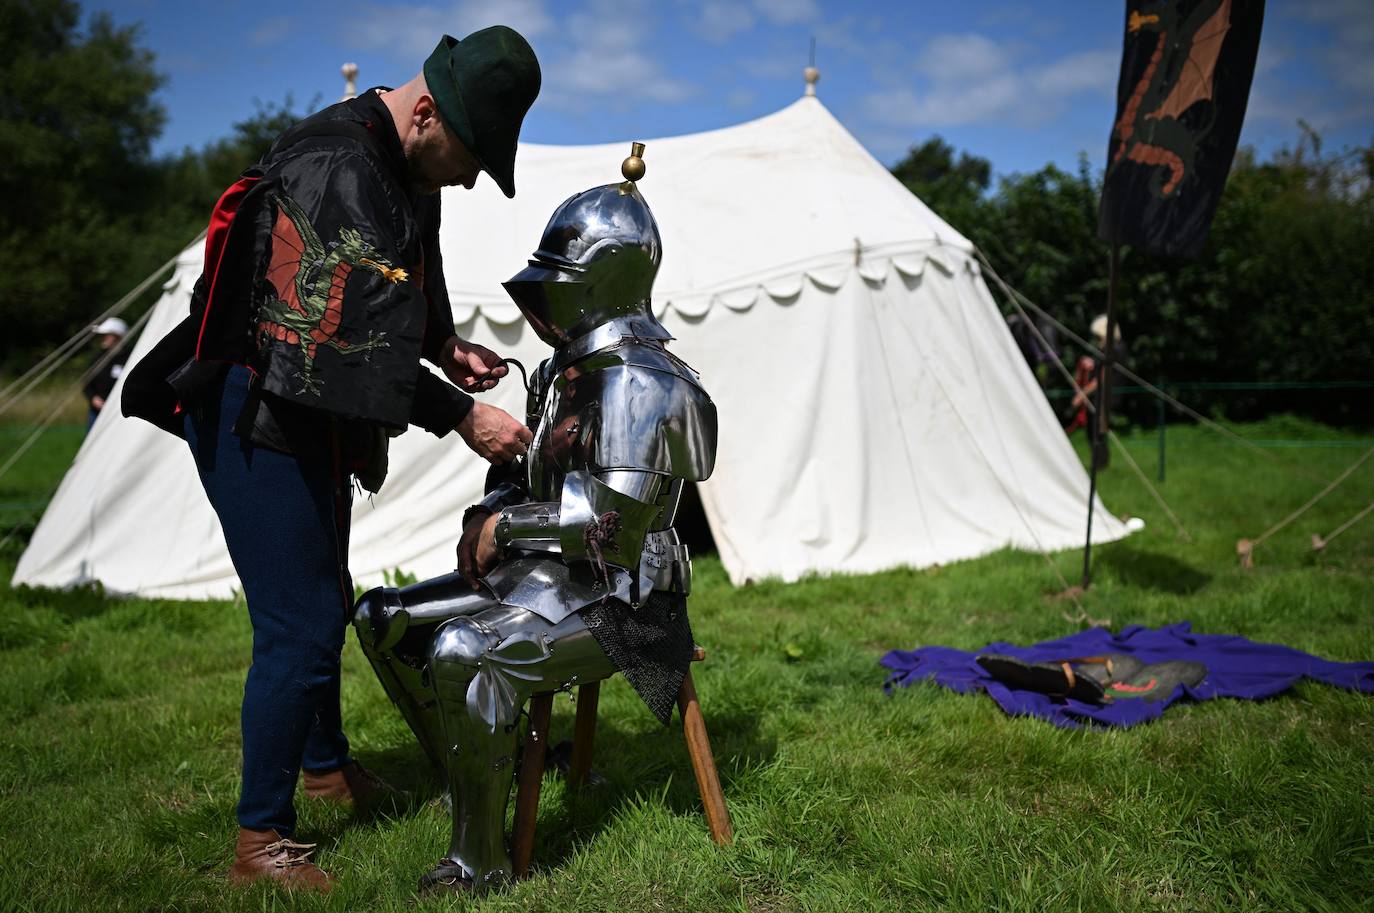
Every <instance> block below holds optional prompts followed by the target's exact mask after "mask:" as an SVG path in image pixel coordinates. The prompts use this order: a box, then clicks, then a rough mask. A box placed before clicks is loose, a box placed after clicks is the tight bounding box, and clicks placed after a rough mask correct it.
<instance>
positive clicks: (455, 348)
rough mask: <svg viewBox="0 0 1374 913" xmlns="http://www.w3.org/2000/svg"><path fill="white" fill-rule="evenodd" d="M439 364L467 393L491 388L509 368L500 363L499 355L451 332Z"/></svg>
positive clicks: (449, 377) (440, 353) (440, 354)
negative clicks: (451, 334)
mask: <svg viewBox="0 0 1374 913" xmlns="http://www.w3.org/2000/svg"><path fill="white" fill-rule="evenodd" d="M439 367H441V368H443V369H444V374H446V375H447V376H448V379H449V380H451V381H453V382H454V383H455V384H457V385H458V387H459V388H460V389H462V390H463V391H465V392H467V393H481V392H482V391H483V390H490V389H491V388H492V387H494V386H496V384H497V382H498V381H499V380H500V379H501V378H503V377H505V376H506V373H507V372H508V371H509V369H508V368H507V367H506V366H505V365H503V364H501V356H500V355H497V354H496V353H495V352H493V351H492V350H491V349H488V348H487V347H486V346H480V345H478V344H477V343H475V342H468V341H467V340H466V339H463V338H462V337H459V336H450V337H449V338H448V341H447V342H445V343H444V345H443V348H442V349H441V350H440V352H439Z"/></svg>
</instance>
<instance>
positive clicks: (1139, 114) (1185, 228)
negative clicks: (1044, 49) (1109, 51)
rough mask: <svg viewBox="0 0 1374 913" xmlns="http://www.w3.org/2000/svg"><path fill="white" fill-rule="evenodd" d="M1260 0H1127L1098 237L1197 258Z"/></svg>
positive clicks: (1223, 169)
mask: <svg viewBox="0 0 1374 913" xmlns="http://www.w3.org/2000/svg"><path fill="white" fill-rule="evenodd" d="M1263 19H1264V2H1263V0H1172V2H1162V3H1161V2H1159V0H1154V2H1145V0H1127V3H1126V40H1125V46H1124V49H1123V52H1122V57H1121V79H1120V82H1119V83H1118V84H1117V91H1116V95H1117V113H1116V121H1115V123H1114V125H1113V127H1112V138H1111V143H1110V145H1109V146H1108V149H1107V175H1106V180H1105V183H1104V185H1103V188H1102V208H1101V211H1100V213H1099V217H1098V234H1099V235H1100V236H1101V237H1102V239H1103V240H1104V241H1108V242H1114V243H1121V244H1131V245H1134V246H1136V247H1140V248H1144V249H1146V250H1149V251H1152V252H1154V253H1157V254H1163V255H1165V256H1177V257H1195V256H1197V255H1198V254H1199V253H1200V252H1201V250H1202V245H1203V243H1204V241H1206V238H1207V230H1208V228H1209V227H1210V226H1211V224H1212V216H1213V214H1214V213H1215V212H1216V209H1217V201H1218V200H1220V198H1221V191H1222V189H1223V188H1224V187H1225V186H1226V175H1227V173H1228V172H1229V171H1230V170H1231V159H1232V158H1233V157H1234V155H1235V152H1236V142H1237V140H1238V139H1239V138H1240V127H1241V123H1242V122H1243V121H1244V120H1245V104H1246V101H1247V100H1248V99H1249V96H1250V81H1251V79H1252V77H1253V76H1254V73H1255V56H1256V54H1257V53H1258V51H1259V39H1260V25H1261V23H1262V22H1263Z"/></svg>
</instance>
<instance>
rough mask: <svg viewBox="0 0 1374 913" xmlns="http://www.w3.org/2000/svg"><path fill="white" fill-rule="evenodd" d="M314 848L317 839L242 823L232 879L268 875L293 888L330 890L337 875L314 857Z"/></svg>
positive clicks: (241, 881)
mask: <svg viewBox="0 0 1374 913" xmlns="http://www.w3.org/2000/svg"><path fill="white" fill-rule="evenodd" d="M314 850H315V844H313V843H297V842H296V841H294V840H289V839H287V838H285V837H281V836H279V835H278V834H277V832H276V831H273V830H267V831H255V830H250V829H249V828H246V827H241V828H239V839H238V842H237V843H236V844H235V845H234V864H233V865H231V866H230V867H229V881H230V882H231V883H233V884H236V885H249V884H253V883H254V882H257V881H262V880H265V879H266V880H270V881H274V882H276V883H278V884H280V885H282V886H283V887H285V888H289V889H291V890H295V889H297V888H300V889H302V890H307V891H328V890H330V889H331V888H333V887H334V879H333V878H331V877H330V876H329V875H328V874H326V873H325V871H324V870H323V869H321V868H320V867H319V866H317V865H315V863H313V862H311V861H310V854H311V853H312V852H314Z"/></svg>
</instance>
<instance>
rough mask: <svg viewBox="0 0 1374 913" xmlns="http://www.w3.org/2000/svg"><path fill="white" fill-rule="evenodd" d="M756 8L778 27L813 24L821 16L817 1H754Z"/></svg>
mask: <svg viewBox="0 0 1374 913" xmlns="http://www.w3.org/2000/svg"><path fill="white" fill-rule="evenodd" d="M754 7H755V8H756V9H757V10H758V11H759V14H760V15H762V16H763V17H764V18H765V19H767V20H768V21H769V22H773V23H776V24H778V25H792V24H794V23H798V22H811V21H813V20H815V19H816V18H818V17H819V16H820V14H821V8H820V5H819V4H818V3H816V0H754Z"/></svg>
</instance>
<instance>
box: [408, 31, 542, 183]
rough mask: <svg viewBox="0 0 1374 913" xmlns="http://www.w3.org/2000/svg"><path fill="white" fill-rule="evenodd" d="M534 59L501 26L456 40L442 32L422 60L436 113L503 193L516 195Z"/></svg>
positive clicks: (534, 84) (535, 86)
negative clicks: (517, 165) (518, 155)
mask: <svg viewBox="0 0 1374 913" xmlns="http://www.w3.org/2000/svg"><path fill="white" fill-rule="evenodd" d="M539 79H540V76H539V61H538V60H537V59H536V58H535V56H534V49H533V48H531V47H530V43H529V42H528V41H526V40H525V39H524V38H523V37H522V36H521V35H520V33H519V32H517V31H515V30H514V29H511V28H507V27H506V26H504V25H494V26H492V27H491V28H487V29H482V30H481V31H480V32H473V33H472V34H471V35H469V36H468V37H466V38H464V39H463V40H462V41H459V40H458V39H456V38H453V37H451V36H449V35H445V36H444V37H443V39H442V40H440V42H439V46H438V47H436V48H435V49H434V53H433V54H430V55H429V59H428V60H426V61H425V82H426V83H427V84H428V85H429V94H430V95H431V96H433V97H434V103H435V104H436V105H437V106H438V108H439V117H440V118H442V119H443V121H444V124H445V125H446V126H447V127H448V128H449V129H450V130H452V131H453V132H454V134H455V135H456V136H457V137H458V139H459V140H461V141H462V143H463V145H464V146H467V147H468V150H469V151H470V152H472V154H473V155H474V156H476V158H477V161H478V162H479V163H480V164H481V165H482V170H483V171H485V172H486V173H487V174H489V175H491V179H492V180H493V181H495V182H496V186H497V187H500V188H501V192H502V193H504V194H505V195H506V196H507V197H513V196H515V149H516V145H517V143H518V142H519V140H520V124H521V122H523V121H524V119H525V112H526V111H528V110H529V109H530V105H532V104H534V99H535V98H536V97H537V96H538V95H539Z"/></svg>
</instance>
